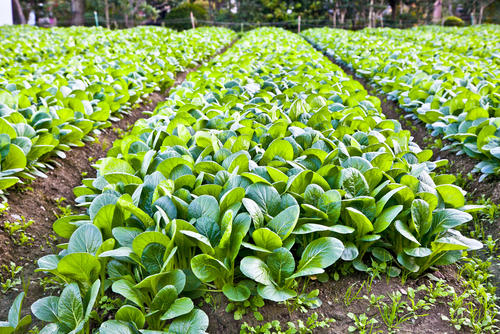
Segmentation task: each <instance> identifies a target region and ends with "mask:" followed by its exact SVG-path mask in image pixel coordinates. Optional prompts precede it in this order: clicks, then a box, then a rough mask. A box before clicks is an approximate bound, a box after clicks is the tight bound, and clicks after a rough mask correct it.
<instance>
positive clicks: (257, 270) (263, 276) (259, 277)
mask: <svg viewBox="0 0 500 334" xmlns="http://www.w3.org/2000/svg"><path fill="white" fill-rule="evenodd" d="M240 270H241V273H242V274H243V275H245V276H246V277H248V278H251V279H253V280H254V281H256V282H258V283H261V284H264V285H271V284H273V281H272V278H271V272H270V269H269V267H268V266H267V264H265V263H264V261H262V260H261V259H259V258H258V257H255V256H247V257H244V258H243V260H241V263H240Z"/></svg>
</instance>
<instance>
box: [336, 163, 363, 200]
mask: <svg viewBox="0 0 500 334" xmlns="http://www.w3.org/2000/svg"><path fill="white" fill-rule="evenodd" d="M341 182H342V189H344V190H345V191H346V192H347V193H348V194H349V195H350V197H351V198H352V197H358V196H367V195H369V194H370V187H369V186H368V183H367V182H366V180H365V177H364V176H363V174H361V172H360V171H359V170H357V169H355V168H351V167H349V168H345V169H343V170H342V177H341Z"/></svg>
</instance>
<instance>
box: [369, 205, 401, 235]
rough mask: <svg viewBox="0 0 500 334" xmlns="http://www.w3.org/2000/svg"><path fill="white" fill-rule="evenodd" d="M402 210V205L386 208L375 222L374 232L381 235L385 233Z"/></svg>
mask: <svg viewBox="0 0 500 334" xmlns="http://www.w3.org/2000/svg"><path fill="white" fill-rule="evenodd" d="M402 210H403V206H402V205H393V206H391V207H388V208H385V209H384V210H383V211H382V213H380V215H379V216H378V217H377V219H376V220H375V223H374V224H373V232H375V233H380V232H383V231H385V229H386V228H387V227H389V225H391V223H392V222H393V221H394V219H396V217H397V216H398V215H399V213H400V212H401V211H402Z"/></svg>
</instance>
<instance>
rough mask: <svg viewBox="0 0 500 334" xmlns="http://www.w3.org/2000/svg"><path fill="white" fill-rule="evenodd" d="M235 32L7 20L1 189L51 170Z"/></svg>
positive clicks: (1, 52)
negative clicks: (42, 24) (47, 24)
mask: <svg viewBox="0 0 500 334" xmlns="http://www.w3.org/2000/svg"><path fill="white" fill-rule="evenodd" d="M234 36H235V34H234V32H232V31H230V30H227V29H222V28H199V29H195V30H189V31H185V32H180V33H178V32H175V31H173V30H170V29H163V28H157V27H138V28H133V29H126V30H116V31H112V30H107V29H102V28H76V27H73V28H57V29H50V30H46V29H41V28H33V27H28V26H26V27H1V28H0V39H1V40H2V43H1V46H0V192H1V191H2V190H3V189H6V188H8V187H11V186H13V185H14V184H16V183H18V182H20V181H21V180H22V179H24V180H31V179H33V178H34V177H36V176H44V174H43V171H44V169H46V168H47V167H50V165H48V164H47V163H48V162H49V161H50V159H51V158H52V157H54V156H56V155H57V156H60V157H64V156H65V153H64V152H65V151H68V150H70V149H71V147H76V146H83V145H84V142H85V141H86V140H87V141H88V140H89V139H90V136H91V135H93V134H94V133H96V132H97V131H98V130H99V129H102V128H104V127H108V126H110V121H113V120H117V119H118V117H121V116H120V114H123V113H126V112H127V111H128V110H130V108H131V106H133V105H135V104H136V103H139V102H141V101H142V100H143V98H144V97H145V96H147V95H148V94H150V93H152V92H153V91H162V92H163V91H165V89H166V88H168V87H170V86H171V85H172V83H173V82H174V81H175V75H176V73H178V72H182V71H185V70H186V69H187V68H192V67H194V66H196V65H197V64H199V63H200V62H201V61H203V60H206V59H208V58H209V57H210V56H211V55H213V54H215V53H216V52H217V51H218V50H220V49H222V47H223V46H224V45H227V44H228V43H229V42H230V41H231V40H232V39H233V38H234Z"/></svg>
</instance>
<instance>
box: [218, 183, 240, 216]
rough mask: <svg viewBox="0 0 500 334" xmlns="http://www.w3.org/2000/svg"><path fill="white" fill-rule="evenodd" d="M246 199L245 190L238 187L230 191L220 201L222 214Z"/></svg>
mask: <svg viewBox="0 0 500 334" xmlns="http://www.w3.org/2000/svg"><path fill="white" fill-rule="evenodd" d="M244 197H245V189H243V188H241V187H236V188H233V189H231V190H230V191H228V192H227V193H225V194H224V196H222V198H221V200H220V212H226V210H227V209H229V208H230V207H231V206H232V205H233V204H236V203H241V201H242V200H243V198H244Z"/></svg>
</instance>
